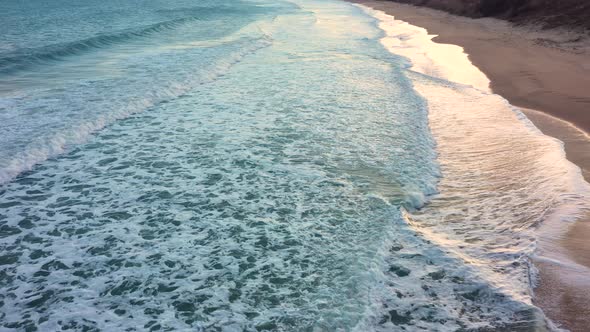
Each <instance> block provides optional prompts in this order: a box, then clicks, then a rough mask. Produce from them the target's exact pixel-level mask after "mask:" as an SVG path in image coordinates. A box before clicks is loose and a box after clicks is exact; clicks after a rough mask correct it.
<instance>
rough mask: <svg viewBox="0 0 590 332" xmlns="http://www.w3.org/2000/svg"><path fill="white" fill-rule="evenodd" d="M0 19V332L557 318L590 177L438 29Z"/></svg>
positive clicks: (59, 8)
mask: <svg viewBox="0 0 590 332" xmlns="http://www.w3.org/2000/svg"><path fill="white" fill-rule="evenodd" d="M0 21H1V22H2V26H3V32H2V34H0V248H1V250H0V326H1V329H2V330H23V331H37V330H39V331H54V330H74V331H136V330H138V331H144V330H146V331H147V330H149V331H263V330H269V331H401V330H405V331H416V330H429V331H477V330H480V331H489V330H510V331H520V330H522V331H529V330H531V331H535V330H545V329H548V328H550V327H551V323H550V322H548V321H547V319H546V318H545V316H544V314H543V312H542V311H541V310H540V309H539V308H537V307H536V306H535V305H534V304H533V301H532V298H533V287H534V286H535V276H536V269H535V266H534V264H533V263H532V259H533V258H534V257H535V256H536V253H537V242H538V228H539V226H540V225H542V224H543V223H547V222H552V223H554V224H559V223H562V224H563V226H562V227H557V228H558V229H566V228H567V225H568V220H571V219H572V218H574V217H575V216H576V215H577V214H579V213H580V212H581V211H582V210H583V208H584V206H586V204H587V202H588V201H587V197H588V195H587V193H588V185H587V183H586V182H584V181H583V179H582V177H581V174H580V171H579V169H578V168H577V167H575V166H574V165H572V164H571V163H569V162H568V161H567V160H566V159H565V154H564V152H563V148H562V144H561V142H559V141H557V140H555V139H553V138H550V137H548V136H544V135H543V134H542V133H541V132H540V131H539V130H537V129H536V128H535V127H534V125H533V124H532V123H531V122H530V121H528V119H527V118H526V117H525V116H524V115H523V114H522V113H521V112H520V111H519V110H518V109H516V108H514V107H512V106H510V105H509V104H508V103H507V102H506V101H505V100H504V99H503V98H501V97H500V96H497V95H494V94H493V93H491V91H489V88H488V87H487V84H488V83H489V81H487V80H486V78H485V76H483V74H481V73H480V72H478V71H477V69H476V68H475V67H470V64H461V65H462V66H464V67H465V68H469V70H470V71H472V72H473V73H472V74H469V75H465V76H462V75H458V76H457V75H456V74H455V72H457V71H456V70H453V68H456V66H459V64H456V63H453V64H449V63H445V62H444V61H442V62H440V61H439V62H437V61H435V60H436V59H439V58H437V54H440V52H439V53H437V51H436V50H439V49H437V48H436V47H435V46H432V44H433V43H431V42H430V40H429V38H428V36H427V35H426V34H425V32H424V31H421V30H420V29H418V28H416V27H412V26H410V25H407V24H403V23H400V22H399V21H395V20H394V19H393V18H392V17H390V16H387V15H385V14H383V13H381V12H377V11H374V10H371V9H368V8H366V7H363V6H358V5H354V4H351V3H348V2H343V1H337V0H291V1H283V0H243V1H241V0H220V1H213V0H168V1H162V0H126V1H115V0H102V1H97V0H88V1H83V2H80V1H72V0H56V1H51V2H46V1H41V0H30V1H18V2H17V1H3V2H1V3H0ZM429 42H430V44H429ZM439 51H440V50H439ZM441 52H442V53H444V52H456V54H458V55H457V57H458V58H461V56H462V55H461V54H462V52H461V50H458V49H445V50H443V51H441ZM461 59H463V60H464V61H467V62H468V60H467V58H466V56H464V55H463V58H461ZM459 72H461V73H465V71H463V70H462V71H459Z"/></svg>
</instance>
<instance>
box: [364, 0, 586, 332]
mask: <svg viewBox="0 0 590 332" xmlns="http://www.w3.org/2000/svg"><path fill="white" fill-rule="evenodd" d="M363 8H365V10H366V11H367V12H368V13H369V14H371V15H373V16H374V17H376V18H377V19H378V20H379V21H378V24H379V26H380V27H381V28H382V29H383V30H384V31H385V37H384V38H383V39H382V44H383V45H384V46H385V47H386V48H387V49H388V50H389V51H390V52H392V53H394V54H398V55H401V56H405V57H407V58H409V59H410V60H411V62H412V65H411V67H409V68H408V70H407V76H408V77H409V78H410V79H411V80H412V82H413V86H414V88H415V90H416V91H417V92H418V93H419V94H420V95H421V96H422V97H424V98H425V99H426V101H427V103H428V110H429V124H430V128H431V132H432V135H433V136H434V138H435V140H436V143H437V152H438V158H437V159H438V162H439V164H440V168H441V172H442V177H441V179H440V181H439V183H438V191H439V192H438V193H437V194H436V195H433V196H432V197H430V201H429V202H428V204H426V205H425V207H424V208H422V209H419V210H414V211H409V212H408V213H405V215H404V217H405V220H406V223H407V224H408V225H409V226H410V227H411V228H412V229H413V230H414V231H415V232H416V233H417V234H419V235H420V236H421V237H422V238H424V239H427V240H428V241H429V242H431V243H434V244H436V245H437V246H438V247H440V248H441V249H442V250H443V251H444V252H445V253H446V255H449V256H450V257H454V258H455V259H458V260H459V261H461V262H462V263H463V265H464V266H468V267H470V269H471V270H472V271H473V273H474V274H475V275H476V276H478V278H481V280H482V281H484V282H485V283H486V284H487V285H488V286H487V289H488V291H492V292H493V293H496V294H501V296H503V297H505V298H509V299H511V300H512V301H513V302H514V303H518V304H520V306H521V307H527V306H528V307H529V308H531V310H534V306H533V301H532V300H533V296H534V294H533V290H532V289H533V286H534V285H535V277H536V269H535V267H534V265H533V264H532V261H531V257H532V256H533V255H534V253H535V251H536V249H537V240H538V239H537V233H536V232H535V230H536V229H537V228H538V227H539V225H540V224H541V223H543V222H545V221H547V220H549V216H555V215H560V216H561V217H560V218H561V219H564V220H570V219H572V218H575V217H576V216H577V215H580V214H581V213H583V212H584V211H585V209H586V208H587V203H588V197H590V196H589V194H590V188H589V186H588V184H587V183H586V182H585V181H584V180H583V178H582V175H581V171H580V169H579V168H578V167H576V166H575V165H573V164H572V163H571V162H569V161H568V160H567V159H566V158H565V152H564V150H563V144H562V143H561V142H559V141H557V140H555V139H553V138H551V137H548V136H545V135H543V134H542V133H541V132H540V131H539V130H538V129H537V128H535V127H534V125H533V124H532V123H531V122H530V121H529V120H528V119H527V118H526V117H525V116H524V115H523V114H522V113H521V112H520V111H519V110H518V109H517V108H515V107H513V106H511V105H510V104H509V103H508V102H507V101H506V100H505V99H503V98H502V97H501V96H498V95H495V94H493V93H491V91H490V90H489V87H488V83H489V81H488V80H487V78H486V77H485V75H483V74H482V73H481V72H480V71H479V70H478V69H477V68H476V67H474V66H473V65H472V64H471V63H470V62H469V60H468V59H467V56H466V55H465V54H464V53H463V50H462V49H461V48H460V47H458V46H454V45H442V44H435V43H433V42H432V41H431V38H432V36H431V35H428V34H427V32H426V31H425V30H424V29H422V28H419V27H415V26H412V25H409V24H407V23H405V22H402V21H397V20H394V19H392V17H391V16H389V15H386V14H385V13H383V12H380V11H374V10H371V9H368V8H366V7H363ZM449 52H453V56H452V57H449V56H446V57H444V59H445V61H446V59H448V58H452V59H453V60H452V61H453V63H444V62H443V61H442V60H441V57H440V54H442V53H447V54H448V53H449ZM449 61H451V60H449ZM410 68H411V69H410ZM564 211H566V212H565V213H564ZM562 227H567V226H566V225H563V226H562ZM538 319H541V320H543V319H544V318H543V317H542V315H541V316H540V317H539V318H538ZM534 320H535V319H533V321H530V322H524V325H528V326H531V325H533V326H534V325H536V324H537V323H538V322H537V323H535V322H534ZM506 323H507V322H506ZM549 324H551V323H549Z"/></svg>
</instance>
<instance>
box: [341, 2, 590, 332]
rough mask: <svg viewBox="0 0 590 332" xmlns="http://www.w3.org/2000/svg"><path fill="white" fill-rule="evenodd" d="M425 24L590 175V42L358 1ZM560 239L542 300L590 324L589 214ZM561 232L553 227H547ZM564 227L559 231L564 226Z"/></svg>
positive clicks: (543, 267) (560, 317)
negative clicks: (461, 53) (456, 48)
mask: <svg viewBox="0 0 590 332" xmlns="http://www.w3.org/2000/svg"><path fill="white" fill-rule="evenodd" d="M353 2H357V3H361V4H364V5H366V6H369V7H371V8H374V9H377V10H381V11H384V12H386V13H387V14H390V15H392V16H394V17H395V18H396V19H399V20H402V21H406V22H408V23H410V24H412V25H416V26H419V27H423V28H425V29H427V30H428V32H429V33H430V34H435V35H437V37H436V38H434V39H433V40H434V41H435V42H437V43H445V44H454V45H458V46H461V47H463V49H464V51H465V53H467V54H468V55H469V59H470V60H471V62H472V63H473V64H474V65H476V66H477V67H478V68H479V69H480V70H481V71H482V72H483V73H484V74H486V76H487V77H488V78H489V79H490V81H491V84H490V87H491V89H492V90H493V92H495V93H497V94H499V95H501V96H503V97H504V98H506V99H507V100H508V101H509V102H510V103H511V104H512V105H515V106H518V107H521V108H522V110H523V112H524V113H525V114H526V115H527V117H528V118H529V119H530V120H531V121H532V122H533V123H534V124H535V125H536V126H537V127H538V128H539V129H540V130H541V131H542V132H543V133H545V134H546V135H549V136H552V137H555V138H557V139H559V140H561V141H562V142H564V144H565V150H566V155H567V158H568V159H569V160H570V161H572V162H573V163H575V164H576V165H578V166H579V167H580V168H581V170H582V173H583V175H584V178H585V179H586V180H587V181H590V136H589V135H588V134H587V133H588V132H590V42H589V40H588V38H585V39H584V38H582V39H581V40H580V38H579V37H580V36H579V35H576V34H575V33H570V32H567V31H538V30H535V29H532V28H522V27H519V28H514V27H512V26H511V25H510V24H509V23H507V22H504V21H499V20H496V19H470V18H464V17H458V16H454V15H450V14H447V13H444V12H441V11H437V10H432V9H429V8H421V7H414V6H410V5H404V4H399V3H395V2H391V1H375V0H353ZM554 227H562V228H564V230H565V231H564V232H561V235H559V238H555V235H551V237H545V236H544V235H543V234H541V235H540V239H539V243H540V244H539V247H540V248H544V249H543V250H540V251H542V252H540V255H539V256H540V257H538V259H536V260H535V265H536V267H537V268H538V269H539V274H538V276H539V283H538V287H536V289H535V303H536V304H537V305H538V306H540V307H541V308H542V309H543V310H544V311H545V313H546V314H547V316H548V317H550V318H551V319H552V320H553V321H554V322H556V323H557V325H558V326H560V327H564V328H567V329H569V330H571V331H586V330H587V327H588V326H590V216H588V217H584V218H581V219H580V220H579V221H577V222H575V223H573V224H572V225H571V226H570V227H569V228H568V226H567V225H554ZM548 233H549V234H555V233H554V232H548ZM558 233H559V232H558Z"/></svg>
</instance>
